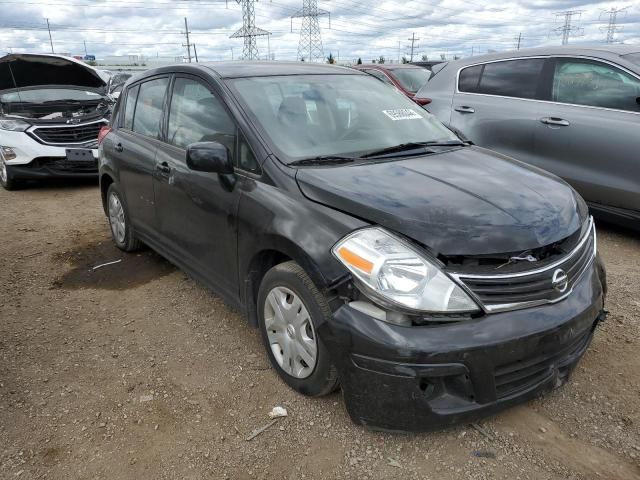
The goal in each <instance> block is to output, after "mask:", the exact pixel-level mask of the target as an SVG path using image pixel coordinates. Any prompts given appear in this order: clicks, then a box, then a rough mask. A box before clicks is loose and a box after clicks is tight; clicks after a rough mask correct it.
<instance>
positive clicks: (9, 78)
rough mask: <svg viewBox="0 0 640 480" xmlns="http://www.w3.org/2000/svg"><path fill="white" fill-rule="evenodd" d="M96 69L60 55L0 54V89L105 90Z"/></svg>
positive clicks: (103, 82)
mask: <svg viewBox="0 0 640 480" xmlns="http://www.w3.org/2000/svg"><path fill="white" fill-rule="evenodd" d="M106 85H107V84H106V83H105V81H104V80H103V79H102V78H101V77H100V75H99V74H98V72H97V70H95V69H94V68H92V67H90V66H89V65H86V64H85V63H82V62H80V61H79V60H76V59H75V58H71V57H64V56H61V55H44V54H42V55H32V54H15V53H14V54H10V55H5V56H4V57H2V58H0V92H2V91H3V90H12V89H16V88H32V87H44V86H65V87H66V86H72V87H83V88H89V89H94V90H102V91H103V90H104V89H105V87H106Z"/></svg>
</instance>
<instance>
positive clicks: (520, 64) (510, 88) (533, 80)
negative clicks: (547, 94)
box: [460, 58, 545, 98]
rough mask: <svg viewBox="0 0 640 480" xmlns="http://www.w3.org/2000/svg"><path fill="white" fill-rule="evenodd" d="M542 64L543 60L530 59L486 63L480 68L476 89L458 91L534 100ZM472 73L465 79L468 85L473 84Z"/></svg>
mask: <svg viewBox="0 0 640 480" xmlns="http://www.w3.org/2000/svg"><path fill="white" fill-rule="evenodd" d="M544 62H545V60H544V59H543V58H532V59H529V60H507V61H505V62H494V63H487V64H485V65H483V66H482V67H483V68H482V72H481V76H480V83H479V84H478V86H477V88H476V89H470V90H462V88H461V89H460V90H461V91H469V92H474V93H484V94H487V95H501V96H504V97H517V98H536V92H537V90H538V85H539V82H540V74H541V73H542V67H543V66H544ZM472 68H473V67H472ZM473 73H474V72H471V74H470V75H469V78H468V79H466V80H468V81H469V82H470V83H473V76H472V74H473Z"/></svg>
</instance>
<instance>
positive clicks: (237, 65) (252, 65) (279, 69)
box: [159, 61, 358, 78]
mask: <svg viewBox="0 0 640 480" xmlns="http://www.w3.org/2000/svg"><path fill="white" fill-rule="evenodd" d="M186 65H190V66H197V67H200V68H206V69H208V70H210V71H213V72H214V73H215V74H217V75H218V76H220V77H221V78H240V77H269V76H274V75H328V74H331V75H353V74H354V73H358V72H354V70H353V69H351V68H347V67H340V66H337V65H329V64H327V63H312V62H276V61H272V62H265V61H263V62H260V61H234V62H203V63H198V64H193V63H192V64H179V65H178V66H180V67H185V66H186ZM174 67H175V66H174ZM170 68H171V67H163V69H170ZM159 70H160V69H159Z"/></svg>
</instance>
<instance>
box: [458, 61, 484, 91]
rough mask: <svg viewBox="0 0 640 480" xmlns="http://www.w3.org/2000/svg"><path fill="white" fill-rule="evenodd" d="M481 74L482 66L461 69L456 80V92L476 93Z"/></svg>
mask: <svg viewBox="0 0 640 480" xmlns="http://www.w3.org/2000/svg"><path fill="white" fill-rule="evenodd" d="M481 73H482V65H476V66H475V67H469V68H465V69H463V70H462V71H461V72H460V79H459V80H458V90H460V91H461V92H474V93H475V92H477V91H478V84H479V83H480V74H481Z"/></svg>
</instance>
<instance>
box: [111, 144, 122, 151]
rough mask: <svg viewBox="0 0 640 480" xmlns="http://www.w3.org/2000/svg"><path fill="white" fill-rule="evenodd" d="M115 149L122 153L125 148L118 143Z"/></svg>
mask: <svg viewBox="0 0 640 480" xmlns="http://www.w3.org/2000/svg"><path fill="white" fill-rule="evenodd" d="M113 149H114V150H115V151H116V152H118V153H120V152H122V151H123V150H124V148H123V146H122V144H121V143H118V144H117V145H116V146H115V147H113Z"/></svg>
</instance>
